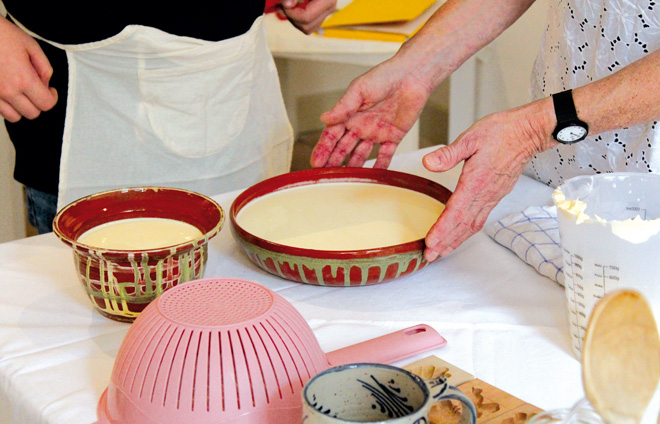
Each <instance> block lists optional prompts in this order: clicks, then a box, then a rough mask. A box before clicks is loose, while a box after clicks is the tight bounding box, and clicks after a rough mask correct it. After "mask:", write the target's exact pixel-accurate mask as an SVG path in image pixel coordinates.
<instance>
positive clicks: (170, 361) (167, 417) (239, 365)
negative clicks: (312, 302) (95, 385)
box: [97, 279, 446, 424]
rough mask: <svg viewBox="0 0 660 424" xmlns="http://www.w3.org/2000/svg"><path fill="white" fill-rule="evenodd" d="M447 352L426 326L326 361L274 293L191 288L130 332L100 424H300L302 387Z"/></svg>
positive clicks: (221, 282)
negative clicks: (357, 369)
mask: <svg viewBox="0 0 660 424" xmlns="http://www.w3.org/2000/svg"><path fill="white" fill-rule="evenodd" d="M444 344H446V341H445V339H444V338H443V337H442V336H440V335H439V334H438V333H437V332H435V331H434V330H433V329H432V328H431V327H428V326H426V325H418V326H414V327H411V328H408V329H405V330H401V331H398V332H395V333H391V334H388V335H385V336H382V337H379V338H376V339H373V340H370V341H367V342H362V343H359V344H357V345H353V346H349V347H346V348H343V349H340V350H336V351H334V352H330V353H328V354H325V353H324V352H323V351H322V350H321V347H320V345H319V343H318V341H317V340H316V337H315V336H314V333H313V332H312V330H311V328H310V327H309V325H308V324H307V322H306V321H305V320H304V319H303V317H302V316H301V315H300V314H299V313H298V311H297V310H296V309H295V308H294V307H293V306H292V305H291V304H290V303H289V302H287V301H286V300H285V299H284V298H283V297H281V296H280V295H278V294H276V293H274V292H273V291H271V290H269V289H267V288H265V287H263V286H261V285H259V284H257V283H254V282H251V281H246V280H237V279H204V280H196V281H191V282H188V283H185V284H182V285H179V286H177V287H175V288H172V289H170V290H169V291H167V292H165V293H164V294H162V295H161V296H160V297H159V298H157V300H156V301H154V302H152V303H151V304H150V305H149V306H148V307H147V308H145V310H144V312H142V314H141V315H140V316H139V317H138V318H137V319H136V320H135V322H134V323H133V324H132V325H131V328H130V329H129V330H128V333H127V334H126V337H125V339H124V341H123V343H122V345H121V347H120V349H119V352H118V354H117V358H116V360H115V364H114V368H113V371H112V377H111V381H110V384H109V386H108V389H107V390H106V391H105V392H104V393H103V395H102V397H101V399H100V401H99V404H98V410H97V413H98V419H99V421H98V423H99V424H156V423H158V424H164V423H185V424H202V423H204V424H209V423H213V424H219V423H237V424H241V423H253V424H291V423H298V422H300V419H301V407H302V402H301V392H302V389H303V386H304V385H305V383H306V382H307V380H309V379H310V378H311V377H313V376H314V375H316V374H317V373H319V372H321V371H323V370H325V369H327V368H329V367H330V366H334V365H340V364H346V363H353V362H378V363H389V362H394V361H397V360H399V359H403V358H406V357H408V356H412V355H414V354H417V353H420V352H423V351H426V350H429V349H433V348H437V347H440V346H443V345H444Z"/></svg>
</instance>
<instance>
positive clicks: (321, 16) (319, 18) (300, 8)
mask: <svg viewBox="0 0 660 424" xmlns="http://www.w3.org/2000/svg"><path fill="white" fill-rule="evenodd" d="M336 6H337V0H282V13H284V15H285V16H286V17H287V18H288V19H289V21H291V23H292V24H293V26H295V27H296V28H298V29H299V30H300V31H302V32H304V33H305V34H311V33H313V32H314V31H316V30H317V29H319V28H320V27H321V24H322V23H323V21H324V20H325V18H327V17H328V15H330V14H331V13H332V12H334V11H335V8H336Z"/></svg>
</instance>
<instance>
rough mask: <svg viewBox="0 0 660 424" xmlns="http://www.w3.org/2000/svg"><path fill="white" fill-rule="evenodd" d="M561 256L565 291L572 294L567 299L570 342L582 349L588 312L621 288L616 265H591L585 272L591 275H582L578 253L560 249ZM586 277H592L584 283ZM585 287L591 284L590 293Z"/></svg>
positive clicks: (581, 263) (576, 347)
mask: <svg viewBox="0 0 660 424" xmlns="http://www.w3.org/2000/svg"><path fill="white" fill-rule="evenodd" d="M563 253H564V285H565V286H566V289H567V292H568V293H570V294H572V298H569V299H568V301H569V313H570V319H571V328H572V329H574V331H575V332H576V333H575V334H573V340H575V341H576V346H574V348H575V349H578V350H582V341H583V339H584V333H585V331H586V329H587V322H588V320H589V313H588V312H589V311H590V310H591V309H592V308H593V305H595V304H596V303H597V302H598V301H599V300H600V299H601V298H602V297H603V296H605V294H606V293H608V292H610V291H612V290H614V289H615V288H617V287H619V285H620V278H619V271H620V268H619V266H617V265H603V264H600V263H592V264H590V267H589V269H588V270H586V272H589V270H591V271H592V272H591V273H590V274H585V268H587V267H586V266H585V264H584V258H583V257H582V256H581V255H579V254H574V253H572V252H571V251H569V250H568V249H565V248H564V249H563ZM585 276H588V277H593V279H592V281H590V282H589V283H586V282H585ZM586 284H590V285H591V289H592V290H588V289H587V287H586Z"/></svg>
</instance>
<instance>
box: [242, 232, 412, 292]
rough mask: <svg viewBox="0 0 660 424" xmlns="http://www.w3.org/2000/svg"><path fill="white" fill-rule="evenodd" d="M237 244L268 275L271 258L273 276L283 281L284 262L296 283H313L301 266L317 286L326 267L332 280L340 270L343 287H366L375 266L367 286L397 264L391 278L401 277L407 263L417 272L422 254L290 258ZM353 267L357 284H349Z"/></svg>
mask: <svg viewBox="0 0 660 424" xmlns="http://www.w3.org/2000/svg"><path fill="white" fill-rule="evenodd" d="M240 244H241V247H242V248H243V250H244V251H245V253H246V254H247V256H248V257H249V258H250V259H252V261H253V262H254V263H255V264H256V265H258V266H259V267H260V268H262V269H264V270H266V271H268V272H271V273H272V270H270V269H269V268H268V267H267V266H266V261H267V260H268V259H271V260H272V261H273V263H274V264H275V269H276V271H277V274H276V275H279V276H280V277H282V278H286V277H285V275H284V273H283V272H282V269H281V267H282V266H284V264H285V263H288V264H289V267H290V268H291V269H297V271H298V272H297V276H298V278H299V281H301V282H303V283H307V284H313V283H311V282H310V281H309V280H308V279H307V277H306V276H305V273H304V269H303V266H305V267H306V268H307V269H310V270H312V271H313V272H314V273H315V275H316V279H317V281H318V284H319V285H326V282H325V281H324V279H323V268H324V267H326V266H329V267H330V274H331V275H332V277H334V278H335V279H336V277H337V275H338V272H339V270H340V269H343V270H344V285H345V286H352V285H366V284H367V283H368V280H367V277H368V275H369V274H368V273H369V269H370V268H373V267H377V268H378V269H379V271H380V273H379V278H378V281H371V282H369V284H375V283H380V282H383V280H384V279H385V275H386V273H387V269H388V267H389V266H390V265H392V264H396V265H397V274H396V276H395V277H394V278H398V277H400V276H401V274H403V272H405V271H406V270H407V269H408V267H409V266H410V263H411V262H412V261H413V260H416V265H415V268H414V270H413V272H415V271H417V270H419V268H420V266H421V265H422V261H423V257H422V254H421V253H420V252H406V253H398V254H394V255H390V256H383V257H374V258H356V259H318V258H310V257H301V256H291V255H287V254H283V253H277V252H272V251H269V250H266V249H263V248H260V247H258V246H255V245H252V244H248V243H243V242H241V243H240ZM353 267H357V268H359V270H360V276H361V281H360V283H359V284H351V280H350V278H351V274H350V270H351V268H353Z"/></svg>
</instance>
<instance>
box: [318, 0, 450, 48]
mask: <svg viewBox="0 0 660 424" xmlns="http://www.w3.org/2000/svg"><path fill="white" fill-rule="evenodd" d="M441 4H442V1H440V0H354V1H353V2H351V3H350V4H349V5H347V6H346V7H344V8H343V9H341V10H339V11H338V12H336V13H335V14H334V15H332V16H330V17H329V18H328V19H326V21H325V22H324V23H323V25H322V26H321V30H320V31H319V33H320V34H322V35H323V36H326V37H336V38H353V39H360V40H380V41H394V42H404V41H406V40H407V39H408V38H410V37H412V36H413V35H414V34H415V33H416V32H417V31H418V30H419V28H420V27H421V26H423V25H424V23H426V21H427V20H428V19H429V18H430V17H431V15H432V14H433V13H434V12H435V11H436V10H437V9H438V7H440V5H441Z"/></svg>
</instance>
